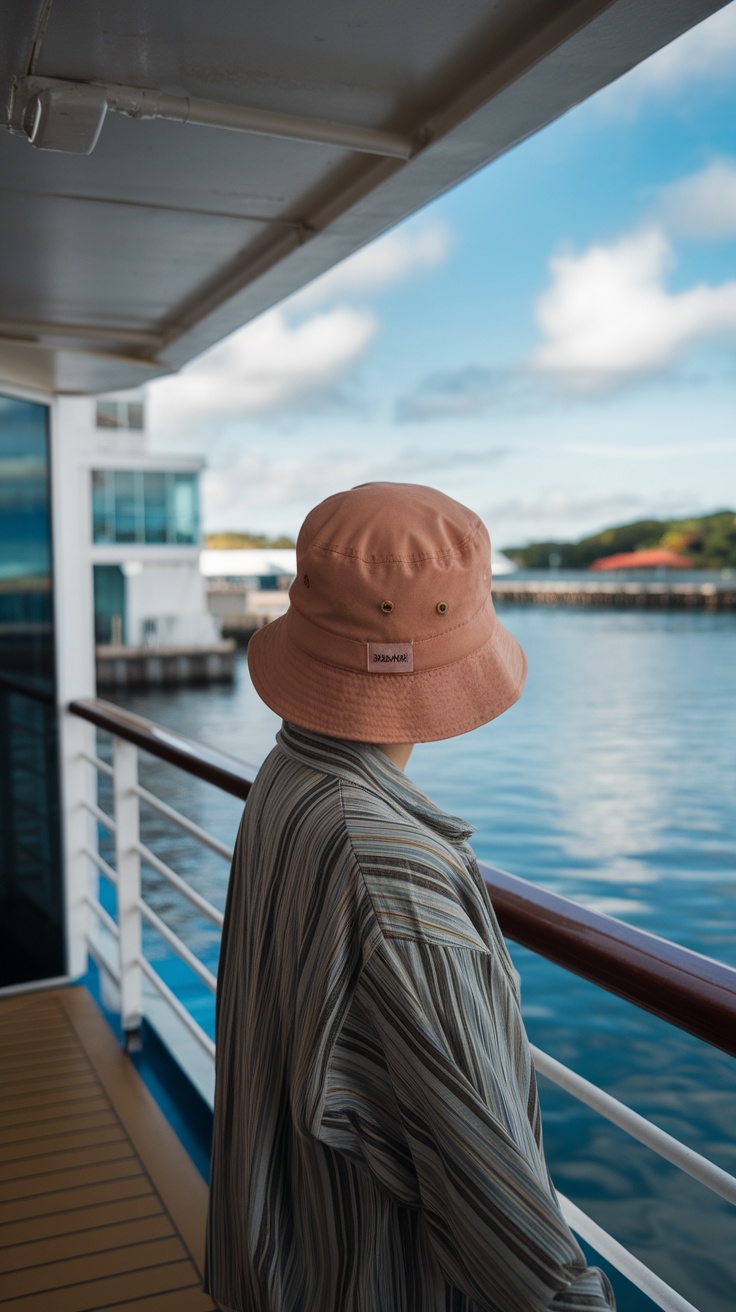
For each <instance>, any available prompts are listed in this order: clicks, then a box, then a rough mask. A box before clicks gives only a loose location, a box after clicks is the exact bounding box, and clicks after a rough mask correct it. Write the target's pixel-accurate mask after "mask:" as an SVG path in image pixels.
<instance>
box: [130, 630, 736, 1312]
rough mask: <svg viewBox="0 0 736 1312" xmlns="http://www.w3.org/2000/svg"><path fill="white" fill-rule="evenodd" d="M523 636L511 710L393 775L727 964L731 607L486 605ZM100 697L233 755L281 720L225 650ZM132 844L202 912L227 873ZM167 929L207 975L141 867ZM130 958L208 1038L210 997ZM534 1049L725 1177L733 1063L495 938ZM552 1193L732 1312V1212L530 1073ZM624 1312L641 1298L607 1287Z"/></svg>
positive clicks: (193, 801) (266, 745)
mask: <svg viewBox="0 0 736 1312" xmlns="http://www.w3.org/2000/svg"><path fill="white" fill-rule="evenodd" d="M499 614H500V615H501V617H502V619H503V621H504V623H506V624H507V625H508V627H509V628H510V629H511V630H512V632H513V633H514V634H515V635H516V637H517V638H518V639H519V641H520V642H521V643H522V645H523V646H524V648H525V650H526V652H527V656H528V659H529V676H528V681H527V686H526V689H525V691H524V695H523V697H522V698H521V700H520V702H519V703H518V704H517V705H516V706H515V707H513V708H512V709H511V710H510V711H508V712H507V713H506V714H505V715H503V716H502V717H501V718H500V719H499V720H497V721H495V722H493V723H492V724H489V725H486V726H485V727H484V728H482V729H478V730H476V731H475V732H473V733H472V734H468V735H465V736H463V737H461V738H456V739H452V740H450V741H447V742H442V743H435V744H427V745H420V746H418V747H417V748H415V751H414V753H413V755H412V757H411V760H410V762H409V765H408V766H407V774H408V775H409V776H410V777H411V778H412V779H413V780H414V782H415V783H416V784H417V785H418V786H419V787H420V788H422V789H423V790H424V791H425V792H426V793H428V794H429V796H431V797H432V798H433V800H434V801H436V802H437V803H438V804H439V805H441V806H442V807H444V808H445V809H447V810H449V811H452V812H454V813H455V814H458V815H461V816H463V817H464V818H465V819H467V820H469V821H471V822H472V823H473V825H474V826H475V837H474V840H473V841H474V846H475V849H476V852H477V854H478V856H479V857H481V858H483V859H485V860H487V861H488V862H490V863H491V864H493V865H495V866H498V867H501V868H502V869H506V870H510V871H512V872H514V873H515V874H518V875H522V876H523V877H524V878H526V879H530V880H533V881H535V882H537V883H539V884H542V885H544V886H545V887H547V888H550V889H553V890H554V891H555V892H558V893H561V894H564V895H565V896H566V897H571V898H575V899H576V900H577V901H579V902H581V903H583V904H584V905H586V906H588V907H592V908H594V909H595V910H598V911H603V912H606V913H608V914H610V915H614V916H618V917H620V918H621V919H623V920H625V921H627V922H629V923H631V924H635V925H638V926H641V927H642V928H644V929H647V930H650V931H651V932H653V933H656V934H659V935H661V936H663V937H665V938H669V939H672V940H674V941H675V942H678V943H682V944H684V945H686V946H687V947H689V948H693V949H695V950H696V951H698V952H702V953H706V954H707V955H709V956H713V957H716V958H718V959H719V960H721V961H724V962H727V963H728V964H729V965H731V966H736V616H734V615H731V614H706V613H702V612H698V613H694V614H687V613H684V612H658V611H616V610H598V609H594V608H579V609H578V608H566V607H547V606H545V607H534V606H531V607H519V606H514V605H510V604H508V605H506V606H499ZM117 700H118V701H119V702H121V703H122V704H124V705H126V706H128V707H129V708H130V709H132V710H135V711H137V712H138V713H139V714H142V715H146V716H148V717H149V718H150V719H153V720H157V721H159V722H160V723H162V724H165V725H167V726H169V727H171V728H174V729H177V730H179V731H180V732H181V733H183V734H185V735H187V736H189V737H191V738H195V739H199V740H200V741H202V742H205V743H208V744H210V745H212V746H214V747H217V748H219V749H220V750H222V751H224V752H228V753H230V754H232V755H234V756H237V757H239V758H240V759H241V760H245V761H246V762H248V763H249V764H250V765H251V766H252V767H253V768H254V769H255V768H257V766H258V765H259V763H260V761H261V760H262V759H263V758H264V756H265V755H266V754H267V752H268V751H269V750H270V748H271V746H272V744H273V739H274V734H275V732H276V730H277V728H278V724H279V722H278V720H277V718H276V716H274V715H272V714H271V712H270V711H268V710H267V708H266V707H264V706H263V705H262V703H261V702H260V701H259V699H258V698H257V697H256V695H255V693H254V691H253V688H252V686H251V684H250V682H249V679H248V673H247V663H246V660H245V658H244V657H242V658H239V659H238V661H237V665H236V677H235V681H234V683H233V685H232V686H217V687H210V688H206V689H182V690H160V691H156V692H145V693H137V694H126V695H125V696H120V695H119V696H118V697H117ZM141 780H142V782H143V783H144V784H145V785H147V786H149V787H150V788H151V789H152V791H155V792H156V793H157V794H158V795H159V796H161V797H163V798H164V799H165V800H167V801H169V802H170V803H172V804H173V805H175V806H177V807H179V808H180V809H181V810H183V811H184V812H186V814H187V815H189V816H191V818H192V819H194V820H196V821H197V822H198V823H199V824H202V825H203V826H205V827H206V828H208V829H209V830H210V831H212V832H213V833H215V834H217V835H218V837H220V838H222V839H223V840H225V841H227V842H228V843H232V841H233V840H234V836H235V831H236V828H237V824H238V821H239V818H240V813H241V811H242V805H241V804H240V803H239V802H238V801H237V800H236V799H234V798H230V797H227V796H226V795H225V794H224V793H220V792H218V791H217V790H215V789H213V788H211V787H209V786H207V785H205V784H201V783H199V782H198V781H196V780H194V779H192V778H191V777H189V776H187V775H185V774H183V773H182V772H181V771H178V770H175V769H173V768H169V767H166V766H164V765H162V764H161V763H160V762H157V761H153V760H152V759H151V758H146V757H145V756H142V757H141ZM142 832H143V836H144V838H145V839H146V841H148V842H150V844H151V845H152V846H153V847H154V849H155V851H156V852H157V853H158V854H159V855H160V856H162V857H163V858H164V859H165V860H167V861H169V863H170V864H171V865H172V866H173V867H174V868H175V869H176V870H178V871H179V872H180V873H181V874H183V875H185V876H186V877H187V878H188V879H189V880H190V881H191V883H192V884H193V885H194V886H195V887H196V888H198V889H199V890H200V891H201V892H203V893H204V894H205V895H206V896H207V897H209V898H210V899H211V900H212V901H213V902H215V903H216V904H217V905H218V906H220V907H222V906H223V905H224V898H225V890H226V884H227V867H226V864H225V863H224V862H222V861H220V860H219V859H218V858H217V857H216V856H214V855H213V854H211V853H209V852H205V851H203V850H202V849H201V848H200V847H199V846H197V845H196V844H193V843H192V842H191V841H189V840H188V839H186V837H185V836H184V835H182V834H180V833H178V832H176V831H173V830H172V828H171V826H169V825H167V824H166V822H165V821H163V820H162V818H161V817H160V816H157V815H156V814H155V813H153V812H151V811H148V810H146V808H144V809H143V815H142ZM144 880H145V883H146V887H147V896H148V897H149V898H150V900H151V901H152V903H153V904H154V905H155V906H156V908H157V910H158V911H159V913H160V914H161V915H163V917H164V919H166V920H167V921H168V923H169V924H171V926H172V928H175V929H176V930H177V932H179V933H180V934H181V935H182V937H183V938H184V939H185V941H187V942H188V943H189V944H190V945H191V946H192V948H193V949H194V950H195V951H197V952H198V953H199V955H201V956H202V957H203V958H204V959H205V960H207V961H208V963H209V964H210V965H211V966H212V968H214V967H215V964H216V960H217V938H218V936H217V933H216V931H215V930H214V927H213V926H211V925H208V924H207V922H204V921H202V920H200V919H199V918H198V917H197V916H196V914H195V913H194V912H193V909H192V908H191V907H190V906H189V905H188V904H187V903H185V902H184V901H183V900H182V899H181V898H180V897H179V896H178V895H177V894H176V893H175V892H174V891H173V890H172V889H170V888H168V887H167V888H163V889H162V887H161V884H160V881H158V880H157V879H156V877H155V876H154V875H152V874H151V873H150V872H148V873H146V874H145V875H144ZM146 950H147V952H148V954H149V955H150V956H151V957H152V958H155V959H156V964H157V966H159V968H160V969H162V970H163V971H164V972H165V973H167V977H168V978H174V979H175V980H176V981H177V986H178V988H179V991H180V992H181V993H182V994H184V995H185V996H186V1000H187V1004H188V1005H190V1006H191V1007H192V1009H193V1010H194V1011H195V1013H196V1014H197V1016H198V1018H199V1019H200V1021H201V1023H202V1024H203V1025H204V1026H205V1028H206V1029H208V1031H209V1032H210V1033H212V1032H213V1020H214V1009H213V1003H212V999H211V996H210V995H208V994H207V993H206V992H205V991H204V990H203V989H202V988H201V987H200V986H199V985H198V983H197V982H196V981H192V979H191V978H187V976H188V972H187V970H186V967H183V966H181V967H179V965H178V964H176V963H172V962H171V961H170V960H168V961H167V959H166V955H167V952H168V950H167V949H166V948H165V947H164V946H163V945H162V944H161V943H160V941H157V940H156V938H155V936H154V935H153V934H151V935H149V934H148V932H147V934H146ZM512 952H513V956H514V959H515V962H516V965H517V968H518V969H519V971H520V973H521V977H522V995H523V1006H524V1016H525V1020H526V1024H527V1029H528V1032H529V1036H530V1038H531V1039H532V1041H533V1042H534V1043H536V1044H537V1045H538V1046H539V1047H541V1048H543V1049H545V1050H546V1051H547V1052H550V1053H551V1054H552V1055H553V1056H555V1057H557V1058H558V1059H559V1060H561V1061H563V1062H564V1063H566V1064H567V1065H569V1066H571V1067H572V1068H573V1069H574V1070H576V1071H578V1072H579V1073H580V1074H581V1075H583V1076H585V1077H586V1078H587V1079H589V1080H592V1081H594V1082H595V1083H597V1084H599V1085H600V1086H601V1087H603V1088H604V1089H606V1090H607V1091H608V1092H610V1093H612V1094H613V1095H614V1096H615V1097H617V1098H620V1099H621V1100H623V1101H624V1102H626V1103H628V1104H629V1105H631V1106H632V1107H634V1108H635V1109H636V1110H637V1111H639V1112H640V1113H642V1114H643V1115H645V1116H647V1117H649V1118H650V1119H651V1120H653V1121H654V1122H655V1123H656V1124H657V1125H660V1126H661V1127H662V1128H663V1129H665V1130H667V1131H669V1132H670V1133H671V1134H674V1135H676V1136H677V1137H678V1138H679V1139H681V1140H683V1142H685V1143H686V1144H689V1145H691V1146H692V1147H693V1148H695V1149H696V1150H697V1151H699V1152H701V1153H704V1154H705V1155H706V1156H708V1157H710V1158H711V1159H712V1160H713V1161H715V1162H716V1163H718V1164H719V1165H720V1166H722V1167H724V1168H725V1169H727V1170H730V1171H731V1172H736V1098H735V1096H734V1095H735V1093H736V1065H735V1064H734V1062H733V1060H732V1059H730V1058H728V1057H726V1056H725V1055H724V1054H723V1053H720V1052H718V1051H716V1050H715V1049H713V1048H710V1047H709V1046H708V1045H706V1044H704V1043H702V1042H700V1041H699V1040H697V1039H694V1038H692V1037H690V1036H689V1035H686V1034H684V1033H682V1032H681V1031H679V1030H677V1029H675V1028H674V1027H672V1026H670V1025H667V1024H665V1023H664V1022H661V1021H658V1020H657V1019H656V1018H654V1017H652V1016H650V1015H648V1014H647V1013H646V1012H644V1011H641V1010H640V1009H638V1008H636V1007H633V1006H631V1005H629V1004H627V1003H624V1002H623V1001H621V1000H620V999H618V998H615V997H613V996H612V995H610V994H606V993H604V992H603V991H602V990H601V989H598V988H595V987H594V986H592V985H589V984H587V983H586V982H585V981H583V980H580V979H578V978H577V977H576V976H574V975H571V974H569V973H568V972H566V971H564V970H562V969H561V968H558V967H556V966H553V965H551V964H550V963H549V962H546V961H544V960H543V959H542V958H539V957H536V956H534V955H533V954H532V953H530V952H528V951H526V950H524V949H520V948H517V947H515V946H513V945H512ZM540 1094H541V1098H542V1108H543V1118H544V1133H545V1144H546V1151H547V1157H548V1161H549V1164H550V1167H551V1170H552V1174H553V1177H554V1180H555V1183H556V1185H557V1187H558V1189H559V1190H560V1191H561V1192H563V1193H565V1194H567V1195H568V1197H570V1198H572V1199H573V1200H574V1201H575V1202H576V1203H578V1205H579V1206H581V1207H582V1208H583V1209H584V1210H585V1211H587V1212H589V1213H590V1215H591V1216H592V1217H593V1218H594V1219H595V1220H596V1221H598V1222H599V1224H601V1225H603V1226H604V1227H605V1228H606V1229H607V1230H609V1231H610V1232H611V1233H612V1234H614V1235H615V1236H616V1237H617V1238H618V1239H619V1240H621V1241H622V1242H623V1243H624V1244H626V1245H627V1246H628V1247H630V1248H631V1249H632V1250H633V1251H634V1252H635V1253H636V1254H637V1256H638V1257H640V1258H641V1259H642V1260H643V1261H644V1262H646V1263H647V1264H648V1265H650V1266H651V1267H652V1268H653V1269H654V1270H655V1271H657V1273H658V1274H659V1275H661V1276H662V1277H663V1278H664V1279H665V1280H667V1281H669V1282H670V1283H671V1284H672V1285H674V1287H675V1288H676V1289H678V1290H679V1291H680V1292H681V1293H682V1294H683V1295H684V1296H685V1297H686V1298H688V1299H690V1300H691V1302H692V1303H694V1304H695V1306H696V1307H697V1308H699V1309H701V1312H734V1308H736V1211H734V1209H733V1208H731V1207H729V1205H728V1204H726V1203H725V1202H721V1201H720V1200H718V1199H716V1198H715V1197H714V1196H713V1195H712V1194H710V1193H709V1191H707V1190H705V1189H704V1188H703V1187H702V1186H701V1185H699V1184H697V1183H696V1182H695V1181H693V1180H690V1179H689V1178H688V1177H686V1176H684V1175H682V1173H681V1172H679V1171H678V1170H676V1169H675V1168H674V1167H672V1166H670V1165H669V1164H668V1163H667V1162H664V1161H662V1160H661V1159H660V1158H658V1157H656V1156H655V1155H654V1154H653V1153H652V1152H651V1151H650V1150H649V1149H647V1148H645V1147H644V1146H643V1145H640V1144H638V1143H635V1142H634V1141H633V1140H631V1139H630V1138H628V1136H626V1135H624V1134H623V1133H622V1132H621V1131H619V1130H618V1129H616V1128H615V1127H613V1126H611V1125H609V1123H608V1122H606V1121H604V1120H602V1119H601V1118H600V1117H599V1116H597V1115H596V1114H595V1113H594V1112H592V1111H589V1110H588V1109H586V1108H585V1107H583V1106H582V1105H581V1104H579V1103H577V1102H575V1101H573V1100H572V1099H570V1098H569V1097H568V1096H567V1095H565V1094H563V1093H561V1092H559V1091H558V1090H557V1089H555V1088H554V1087H553V1086H551V1085H550V1084H548V1083H547V1082H546V1081H545V1080H543V1079H542V1080H540ZM615 1287H616V1291H617V1295H618V1298H619V1303H620V1306H621V1307H622V1308H625V1309H626V1310H627V1312H640V1309H644V1308H649V1307H651V1304H650V1303H649V1301H648V1300H647V1299H644V1298H643V1297H642V1296H640V1295H638V1294H636V1293H634V1292H633V1291H632V1290H631V1287H630V1286H629V1285H628V1284H627V1283H626V1282H625V1281H622V1280H621V1279H620V1278H619V1279H616V1280H615Z"/></svg>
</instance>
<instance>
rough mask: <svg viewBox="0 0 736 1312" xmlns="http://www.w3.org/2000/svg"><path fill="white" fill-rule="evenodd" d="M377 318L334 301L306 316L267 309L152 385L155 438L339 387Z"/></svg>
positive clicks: (197, 430) (199, 429)
mask: <svg viewBox="0 0 736 1312" xmlns="http://www.w3.org/2000/svg"><path fill="white" fill-rule="evenodd" d="M377 331H378V321H377V319H376V317H375V315H374V314H372V313H371V312H370V311H369V310H365V309H353V308H351V307H348V306H336V307H335V308H334V309H330V310H322V311H320V312H319V313H317V314H313V315H312V316H311V317H309V318H307V319H304V320H302V321H301V322H297V323H294V322H290V321H289V319H288V317H287V315H286V313H285V311H284V310H283V309H275V310H270V311H268V313H266V314H263V315H261V317H260V318H259V319H256V320H255V321H254V322H253V323H251V324H248V325H246V327H245V328H241V329H240V330H239V331H238V332H237V333H233V335H232V336H231V337H229V338H227V339H226V341H224V342H221V343H220V344H219V345H218V346H215V347H213V349H212V350H211V351H208V352H207V353H206V354H205V355H202V356H200V357H199V359H197V360H195V361H194V362H193V363H192V364H190V365H188V366H187V367H186V368H185V369H184V370H182V372H181V374H179V375H177V376H175V377H173V378H165V379H161V380H160V381H158V382H156V383H153V384H151V386H150V388H149V393H148V397H149V402H148V407H149V423H150V427H151V431H152V433H153V435H154V438H160V437H164V438H167V437H176V438H177V439H182V438H186V437H189V438H194V440H195V441H196V440H198V439H199V440H201V437H202V433H203V431H204V429H205V428H207V429H211V428H212V425H213V424H215V425H217V424H219V423H222V422H223V421H227V420H230V419H245V418H248V417H250V416H253V415H259V414H260V415H263V414H266V413H269V412H273V411H277V410H285V409H288V408H289V407H291V406H293V405H295V404H296V403H297V402H298V401H304V400H306V399H307V398H309V397H314V396H315V395H316V394H320V393H324V392H325V391H327V390H329V389H330V388H333V387H334V386H336V384H337V383H338V381H339V380H340V378H341V377H342V376H343V374H344V373H345V372H346V371H347V370H348V369H349V367H350V366H351V365H353V364H354V363H355V362H356V361H357V360H358V359H359V357H360V356H361V355H362V354H363V353H364V351H365V350H366V348H367V347H368V345H369V344H370V342H371V341H372V339H373V337H374V336H375V334H376V332H377Z"/></svg>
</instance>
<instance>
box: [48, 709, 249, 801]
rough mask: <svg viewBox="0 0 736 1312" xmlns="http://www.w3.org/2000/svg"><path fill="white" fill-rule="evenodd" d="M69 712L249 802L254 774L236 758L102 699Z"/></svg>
mask: <svg viewBox="0 0 736 1312" xmlns="http://www.w3.org/2000/svg"><path fill="white" fill-rule="evenodd" d="M69 710H70V711H71V712H72V713H73V714H74V715H79V716H81V718H82V719H83V720H89V722H90V724H96V725H97V727H98V729H105V730H106V731H107V733H112V734H116V735H117V736H118V737H119V738H125V740H126V741H127V742H129V743H135V745H136V747H141V748H142V749H143V750H144V751H146V752H150V754H151V756H157V757H158V758H159V760H161V761H167V762H168V763H169V765H177V766H179V768H180V769H182V770H186V772H187V774H193V775H194V776H195V777H196V778H197V779H203V780H204V781H205V783H208V784H214V785H215V787H217V788H221V789H222V791H223V792H225V793H230V795H231V796H232V797H239V798H240V799H241V801H245V799H246V797H247V796H248V793H249V792H250V787H251V784H252V782H253V780H252V773H253V772H252V771H250V770H249V769H248V767H247V766H245V765H244V764H243V762H242V761H238V760H236V758H235V757H234V756H226V755H225V753H224V752H218V751H215V750H214V748H212V747H205V746H204V745H203V744H202V743H197V742H193V741H192V740H191V739H190V738H184V737H183V735H182V734H178V733H174V732H173V730H171V729H164V728H163V727H162V726H161V725H159V724H154V723H153V721H152V720H145V719H144V718H143V716H142V715H133V714H132V712H131V711H123V710H121V709H120V707H119V706H114V705H113V704H112V702H105V701H101V700H100V699H99V698H91V697H90V698H88V699H85V700H80V701H75V702H71V703H70V705H69Z"/></svg>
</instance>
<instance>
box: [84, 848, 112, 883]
mask: <svg viewBox="0 0 736 1312" xmlns="http://www.w3.org/2000/svg"><path fill="white" fill-rule="evenodd" d="M82 851H83V852H84V855H85V856H88V857H89V859H90V861H93V862H94V864H95V865H96V866H97V869H98V870H99V871H100V874H102V875H104V876H105V879H109V881H110V883H111V884H114V885H115V887H116V888H117V883H118V876H117V872H116V871H115V870H113V868H112V866H109V865H108V864H107V861H106V860H105V858H104V856H100V854H99V852H95V851H93V849H92V848H91V847H83V848H82Z"/></svg>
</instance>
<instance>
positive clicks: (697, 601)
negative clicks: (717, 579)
mask: <svg viewBox="0 0 736 1312" xmlns="http://www.w3.org/2000/svg"><path fill="white" fill-rule="evenodd" d="M493 598H494V601H500V602H516V603H520V604H523V605H542V606H613V607H619V608H622V609H624V608H625V609H630V610H635V609H653V610H709V611H734V610H736V581H735V582H733V583H728V584H723V585H721V584H717V583H711V582H708V583H670V582H668V581H665V582H643V581H642V582H639V583H624V582H623V581H621V580H618V581H611V582H608V581H605V582H604V581H602V580H601V579H600V578H596V579H591V580H590V582H588V580H587V579H586V580H571V579H515V578H514V577H513V576H510V577H506V578H501V579H498V580H494V583H493Z"/></svg>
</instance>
